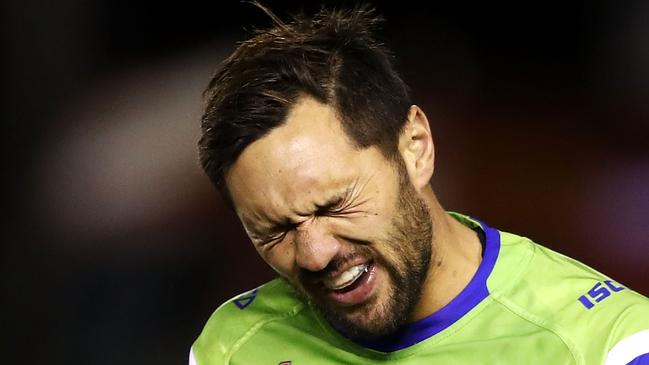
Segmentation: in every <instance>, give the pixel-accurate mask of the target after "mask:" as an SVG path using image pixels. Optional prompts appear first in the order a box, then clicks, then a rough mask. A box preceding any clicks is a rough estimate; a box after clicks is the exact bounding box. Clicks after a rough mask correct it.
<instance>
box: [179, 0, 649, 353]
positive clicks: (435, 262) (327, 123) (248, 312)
mask: <svg viewBox="0 0 649 365" xmlns="http://www.w3.org/2000/svg"><path fill="white" fill-rule="evenodd" d="M268 13H269V15H270V16H271V17H272V18H273V19H274V20H275V23H276V25H275V26H274V27H273V28H272V29H269V30H265V31H259V32H258V33H257V34H256V35H255V36H254V37H253V38H251V39H250V40H248V41H246V42H244V43H242V44H241V45H240V46H239V47H238V49H237V50H236V51H235V52H234V53H233V54H232V55H231V56H230V57H229V58H228V59H227V60H226V61H225V62H224V63H223V64H222V65H221V68H220V69H219V71H218V72H217V73H216V75H215V76H214V78H213V79H212V81H211V82H210V84H209V87H208V90H207V92H206V96H207V100H208V103H207V107H206V111H205V114H204V116H203V120H202V130H203V135H202V138H201V140H200V142H199V150H200V151H199V152H200V160H201V163H202V166H203V168H204V170H205V172H206V174H207V175H208V176H209V177H210V179H211V180H212V181H213V183H214V184H215V185H216V187H217V188H218V189H219V190H220V191H221V193H222V194H223V196H224V197H225V198H226V200H227V201H228V202H229V203H230V204H231V206H232V207H233V208H234V210H235V211H236V213H237V215H238V216H239V218H240V219H241V222H242V224H243V227H244V229H245V230H246V232H247V234H248V236H249V237H250V239H251V241H252V243H253V245H254V246H255V248H256V249H257V251H258V252H259V254H260V255H261V257H262V258H263V259H264V260H265V261H266V262H267V263H268V264H269V265H270V266H271V267H272V268H273V269H274V270H275V271H277V273H278V274H279V278H278V279H276V280H273V281H271V282H269V283H267V284H265V285H263V286H261V287H259V288H257V289H254V290H252V291H250V292H247V293H244V294H242V295H241V296H238V297H236V298H234V299H232V300H230V301H228V302H226V303H225V304H223V305H222V306H220V307H219V308H218V309H217V310H216V312H215V313H214V314H213V316H212V317H211V318H210V320H209V321H208V323H207V324H206V326H205V328H204V330H203V332H202V334H201V335H200V337H199V338H198V339H197V341H196V342H195V343H194V345H193V347H192V350H191V354H190V363H193V364H199V365H208V364H273V365H275V364H295V365H297V364H367V363H378V362H380V363H391V364H589V365H590V364H607V365H610V364H636V365H637V364H649V300H647V298H644V297H643V296H641V295H639V294H637V293H635V292H633V291H632V290H630V289H628V288H625V287H623V286H621V285H620V284H619V283H617V282H615V281H613V280H611V279H609V278H607V277H606V276H604V275H602V274H600V273H598V272H596V271H594V270H592V269H590V268H588V267H586V266H584V265H582V264H580V263H578V262H576V261H574V260H571V259H569V258H567V257H565V256H562V255H560V254H558V253H555V252H552V251H550V250H548V249H546V248H544V247H541V246H539V245H536V244H534V243H533V242H531V241H529V240H528V239H526V238H523V237H519V236H516V235H513V234H510V233H505V232H500V231H498V230H496V229H494V228H491V227H489V226H487V225H486V224H484V223H481V222H479V221H477V220H475V219H473V218H470V217H467V216H464V215H460V214H456V213H447V212H446V211H445V210H444V209H443V208H442V207H441V205H440V203H439V202H438V200H437V198H436V196H435V194H434V192H433V190H432V188H431V185H430V184H429V181H430V180H431V177H432V175H433V167H434V157H435V154H434V146H433V138H432V135H431V131H430V128H429V125H428V120H427V119H426V115H425V113H424V112H423V110H422V109H421V108H420V107H418V106H416V105H414V104H413V103H412V101H411V100H410V97H409V94H408V89H407V87H406V85H405V84H404V83H403V81H402V80H401V78H400V77H399V76H398V74H397V73H396V72H395V71H394V69H393V66H392V64H391V61H390V57H389V56H388V53H387V51H386V50H385V49H384V47H383V46H381V45H380V44H379V43H378V42H377V41H376V40H375V39H374V36H373V34H372V32H373V30H374V29H375V27H376V25H377V23H378V21H379V20H378V18H377V17H375V16H374V14H373V12H372V11H371V10H369V9H367V8H365V7H361V8H356V9H354V10H350V11H326V10H323V11H321V12H320V13H318V14H316V15H315V16H314V17H312V18H307V17H304V16H300V17H297V18H295V19H294V20H293V21H292V22H290V23H283V22H281V21H280V20H279V19H277V18H276V17H274V16H273V15H272V14H271V13H270V12H268Z"/></svg>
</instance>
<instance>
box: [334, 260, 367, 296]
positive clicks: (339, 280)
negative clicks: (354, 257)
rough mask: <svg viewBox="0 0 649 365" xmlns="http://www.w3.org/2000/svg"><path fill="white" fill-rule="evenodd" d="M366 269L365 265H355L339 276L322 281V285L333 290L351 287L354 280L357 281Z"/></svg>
mask: <svg viewBox="0 0 649 365" xmlns="http://www.w3.org/2000/svg"><path fill="white" fill-rule="evenodd" d="M367 269H368V265H367V264H361V265H356V266H353V267H350V268H349V269H347V270H345V271H343V272H342V273H341V274H340V275H338V276H336V277H333V278H327V279H324V285H325V286H326V287H327V288H329V289H333V290H338V289H342V288H344V287H346V286H349V285H351V284H352V283H353V282H354V281H356V279H358V278H359V277H360V276H361V275H362V274H363V273H364V272H366V271H367Z"/></svg>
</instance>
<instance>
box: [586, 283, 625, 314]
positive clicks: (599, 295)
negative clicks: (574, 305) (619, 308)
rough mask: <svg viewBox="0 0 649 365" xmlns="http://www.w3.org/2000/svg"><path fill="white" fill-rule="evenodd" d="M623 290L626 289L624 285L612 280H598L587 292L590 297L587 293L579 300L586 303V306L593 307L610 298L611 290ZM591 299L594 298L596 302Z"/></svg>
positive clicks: (615, 291)
mask: <svg viewBox="0 0 649 365" xmlns="http://www.w3.org/2000/svg"><path fill="white" fill-rule="evenodd" d="M621 290H624V287H623V286H615V285H613V283H612V282H611V281H610V280H604V283H601V282H598V283H597V284H595V286H593V288H592V289H590V290H589V291H588V293H586V294H588V297H590V299H588V297H586V296H585V295H582V296H580V297H579V301H580V302H581V304H583V305H584V307H586V309H591V308H592V307H594V306H595V304H597V303H599V302H601V301H602V300H604V299H606V298H608V297H609V296H610V295H611V292H613V293H617V292H619V291H621ZM591 299H592V300H594V301H595V303H593V302H592V301H591Z"/></svg>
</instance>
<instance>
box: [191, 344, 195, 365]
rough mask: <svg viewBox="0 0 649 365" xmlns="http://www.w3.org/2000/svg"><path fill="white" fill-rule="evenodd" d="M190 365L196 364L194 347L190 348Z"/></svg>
mask: <svg viewBox="0 0 649 365" xmlns="http://www.w3.org/2000/svg"><path fill="white" fill-rule="evenodd" d="M189 365H196V358H195V357H194V349H193V348H190V349H189Z"/></svg>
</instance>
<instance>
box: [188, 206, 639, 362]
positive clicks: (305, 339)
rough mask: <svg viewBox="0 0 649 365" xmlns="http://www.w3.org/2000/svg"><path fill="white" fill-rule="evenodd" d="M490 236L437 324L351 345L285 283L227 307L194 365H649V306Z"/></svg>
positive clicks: (198, 347) (578, 267) (558, 258)
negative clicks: (469, 275) (468, 277)
mask: <svg viewBox="0 0 649 365" xmlns="http://www.w3.org/2000/svg"><path fill="white" fill-rule="evenodd" d="M453 216H454V217H455V218H456V219H458V220H459V221H461V222H462V223H463V224H465V225H467V226H469V227H471V228H473V229H478V230H482V232H483V233H484V242H483V244H484V250H483V259H482V262H481V264H480V266H479V268H478V271H477V272H476V274H475V275H474V277H473V279H472V280H471V281H470V283H469V284H468V285H467V286H466V287H465V288H464V289H463V291H462V292H461V293H460V294H459V295H458V296H457V297H455V298H454V299H453V300H452V301H451V302H450V303H449V304H447V305H446V306H445V307H443V308H442V309H440V310H439V311H437V312H435V313H434V314H432V315H431V316H429V317H427V318H424V319H422V320H420V321H418V322H415V323H412V324H408V325H407V326H405V327H404V328H402V329H400V330H399V331H398V332H397V333H394V334H392V335H390V336H388V337H385V338H381V339H379V340H372V341H369V340H368V341H359V340H356V341H352V340H350V339H348V338H346V337H344V336H343V335H341V334H340V333H338V332H337V331H336V330H334V329H333V328H332V327H331V326H329V325H328V323H326V322H325V321H324V320H323V319H322V318H321V317H320V316H319V315H318V314H317V313H316V312H315V311H314V310H313V309H312V308H311V307H310V306H309V305H308V304H306V303H304V302H303V301H301V300H300V299H299V298H298V297H297V296H296V295H295V294H294V292H293V291H292V289H291V288H290V286H289V285H288V284H286V283H285V282H284V281H282V280H279V279H276V280H273V281H271V282H269V283H267V284H265V285H263V286H261V287H259V288H257V289H254V290H252V291H250V292H247V293H244V294H242V295H240V296H238V297H236V298H233V299H232V300H230V301H228V302H226V303H224V304H223V305H221V306H220V307H219V308H218V309H217V310H216V311H215V312H214V314H213V315H212V316H211V318H210V319H209V321H208V322H207V324H206V325H205V328H204V329H203V332H202V333H201V335H200V336H199V338H198V339H197V340H196V342H195V343H194V345H193V346H192V349H191V352H190V364H197V365H217V364H219V365H221V364H232V365H239V364H245V365H251V364H252V365H262V364H269V365H288V364H291V365H303V364H320V365H329V364H369V363H382V364H400V365H411V364H553V365H554V364H580V365H581V364H583V365H594V364H602V365H622V364H633V365H641V364H645V365H646V364H649V300H648V299H647V298H645V297H643V296H642V295H640V294H638V293H636V292H634V291H633V290H631V289H629V288H626V287H624V286H623V285H621V284H620V283H617V282H615V281H613V280H611V279H610V278H608V277H606V276H605V275H602V274H600V273H599V272H597V271H595V270H593V269H591V268H589V267H588V266H585V265H583V264H581V263H579V262H577V261H575V260H573V259H570V258H568V257H566V256H563V255H561V254H559V253H556V252H554V251H552V250H549V249H547V248H545V247H542V246H540V245H538V244H535V243H534V242H532V241H530V240H529V239H527V238H525V237H520V236H517V235H514V234H511V233H506V232H501V231H498V230H496V229H493V228H490V227H488V226H486V225H485V224H482V223H480V222H478V221H475V220H473V219H470V218H468V217H465V216H461V215H458V214H453Z"/></svg>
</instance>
